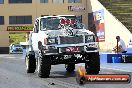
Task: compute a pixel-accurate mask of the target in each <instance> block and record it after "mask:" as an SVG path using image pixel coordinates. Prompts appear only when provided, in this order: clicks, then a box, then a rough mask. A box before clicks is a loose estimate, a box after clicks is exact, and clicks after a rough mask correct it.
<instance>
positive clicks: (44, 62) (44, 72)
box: [37, 54, 51, 78]
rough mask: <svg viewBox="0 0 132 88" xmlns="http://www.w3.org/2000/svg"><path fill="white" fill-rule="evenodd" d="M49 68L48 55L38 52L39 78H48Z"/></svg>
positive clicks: (49, 60)
mask: <svg viewBox="0 0 132 88" xmlns="http://www.w3.org/2000/svg"><path fill="white" fill-rule="evenodd" d="M50 70H51V59H50V56H46V55H42V54H40V55H39V57H38V60H37V71H38V76H39V77H40V78H48V77H49V75H50Z"/></svg>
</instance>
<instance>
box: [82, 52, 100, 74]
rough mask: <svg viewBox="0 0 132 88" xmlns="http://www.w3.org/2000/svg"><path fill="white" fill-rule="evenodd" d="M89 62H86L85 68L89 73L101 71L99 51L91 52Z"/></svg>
mask: <svg viewBox="0 0 132 88" xmlns="http://www.w3.org/2000/svg"><path fill="white" fill-rule="evenodd" d="M87 58H89V59H90V60H89V62H86V63H85V69H86V73H87V74H99V71H100V59H99V53H98V52H97V53H91V54H90V56H89V57H87Z"/></svg>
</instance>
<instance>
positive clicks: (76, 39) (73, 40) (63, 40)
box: [60, 35, 83, 44]
mask: <svg viewBox="0 0 132 88" xmlns="http://www.w3.org/2000/svg"><path fill="white" fill-rule="evenodd" d="M78 43H83V36H82V35H80V36H70V37H69V36H60V44H78Z"/></svg>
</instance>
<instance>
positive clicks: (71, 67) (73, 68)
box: [65, 63, 75, 72]
mask: <svg viewBox="0 0 132 88" xmlns="http://www.w3.org/2000/svg"><path fill="white" fill-rule="evenodd" d="M65 68H66V70H67V72H73V71H74V70H75V64H73V63H69V64H65Z"/></svg>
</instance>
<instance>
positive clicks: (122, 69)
mask: <svg viewBox="0 0 132 88" xmlns="http://www.w3.org/2000/svg"><path fill="white" fill-rule="evenodd" d="M76 66H85V64H76ZM101 69H108V70H116V71H123V72H132V70H128V69H125V68H120V69H119V68H114V67H113V68H110V67H101Z"/></svg>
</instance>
